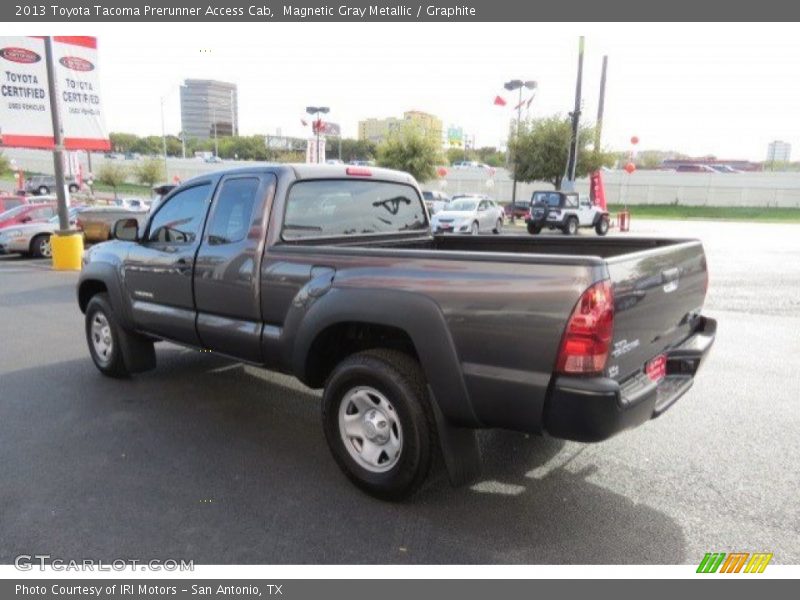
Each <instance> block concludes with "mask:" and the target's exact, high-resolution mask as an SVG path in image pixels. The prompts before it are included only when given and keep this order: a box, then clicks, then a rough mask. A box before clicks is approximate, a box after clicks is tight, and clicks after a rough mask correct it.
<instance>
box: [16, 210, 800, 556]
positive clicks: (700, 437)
mask: <svg viewBox="0 0 800 600" xmlns="http://www.w3.org/2000/svg"><path fill="white" fill-rule="evenodd" d="M637 232H638V233H642V234H645V235H660V234H668V235H675V236H687V237H700V238H701V239H703V241H704V243H705V246H706V251H707V254H708V262H709V269H710V273H711V285H710V289H709V297H708V300H707V304H706V309H707V310H706V312H707V313H708V314H709V315H710V316H713V317H715V318H717V319H718V320H719V333H718V338H717V342H716V345H715V347H714V349H713V351H712V353H711V356H710V357H709V359H708V361H707V363H706V364H705V366H704V368H703V370H702V371H701V373H700V374H699V377H698V378H697V381H696V383H695V386H694V388H693V389H692V391H690V393H689V394H688V395H687V396H685V397H684V398H683V399H682V400H681V401H680V402H678V403H677V404H676V405H675V407H674V408H672V409H671V410H669V411H668V412H667V413H666V414H664V415H663V416H662V417H660V418H659V419H657V420H655V421H652V422H650V423H647V424H645V425H644V426H642V427H640V428H638V429H636V430H633V431H629V432H626V433H623V434H621V435H619V436H617V437H615V438H613V439H611V440H608V441H606V442H603V443H600V444H594V445H583V444H578V443H571V442H566V443H565V442H561V441H558V440H553V439H545V438H537V437H529V436H525V435H521V434H514V433H507V432H485V433H482V434H481V435H480V438H481V445H482V451H483V455H484V470H483V476H482V478H481V480H480V481H479V482H478V483H477V484H475V485H473V486H471V487H466V488H460V489H453V488H451V487H450V486H449V484H448V483H447V482H446V478H445V477H444V475H443V474H441V473H439V474H438V475H437V476H436V477H435V478H434V479H433V481H432V482H431V483H430V484H429V485H427V486H426V487H425V488H424V489H423V490H422V491H421V492H420V493H419V494H418V495H416V496H415V497H413V498H412V499H411V500H409V501H407V502H404V503H400V504H389V503H384V502H380V501H377V500H374V499H372V498H370V497H368V496H366V495H364V494H363V493H361V492H359V491H358V490H357V489H356V488H354V487H353V486H352V485H350V484H349V483H348V481H347V480H346V479H345V478H344V476H342V475H341V473H340V472H339V470H338V469H337V467H336V465H335V463H334V461H333V459H332V458H331V457H330V455H329V453H328V450H327V447H326V445H325V441H324V437H323V434H322V430H321V427H320V415H319V394H318V393H317V392H314V391H311V390H308V389H306V388H305V387H303V386H302V385H300V384H299V383H297V382H296V381H295V380H293V379H292V378H289V377H285V376H281V375H275V374H270V373H267V372H264V371H260V370H258V369H254V368H251V367H243V366H240V365H237V364H236V363H233V362H231V361H229V360H227V359H225V358H221V357H217V356H214V355H209V354H204V353H200V352H195V351H190V350H186V349H182V348H179V347H176V346H172V345H169V344H159V345H158V346H157V348H158V362H159V366H158V369H157V370H155V371H153V372H150V373H146V374H143V375H140V376H137V377H135V378H133V379H130V380H124V381H115V380H110V379H106V378H104V377H102V376H101V375H100V374H99V373H98V372H97V370H96V369H95V368H94V366H93V365H92V363H91V361H90V359H89V355H88V352H87V350H86V344H85V339H84V334H83V320H82V315H81V314H80V312H79V310H78V308H77V305H76V301H75V292H74V284H75V281H76V278H77V274H75V273H69V272H55V271H51V270H50V269H49V265H48V263H47V262H46V261H35V260H30V259H22V258H19V257H14V256H10V257H2V258H0V457H2V461H1V462H0V563H3V564H7V563H11V562H13V559H14V557H15V556H17V555H18V554H50V555H51V556H53V557H57V558H63V559H81V558H95V559H106V560H111V559H115V558H138V559H143V560H146V559H159V558H160V559H166V558H175V559H180V558H183V559H186V560H188V559H193V560H195V561H196V562H197V563H198V564H238V563H242V564H264V563H267V564H269V563H381V564H384V563H578V564H588V563H602V564H605V563H626V564H642V563H666V564H691V563H694V564H697V563H698V562H699V561H700V559H701V558H702V556H703V554H704V553H705V552H708V551H722V552H732V551H744V552H747V551H750V552H753V551H763V552H773V553H774V555H775V557H774V559H773V561H774V562H775V563H783V564H787V563H794V564H797V563H798V562H800V502H798V496H797V494H798V490H799V489H800V468H799V467H800V460H799V459H800V435H798V431H800V410H799V404H798V403H799V402H800V399H798V392H800V385H798V376H797V373H798V370H799V369H798V367H800V336H798V333H797V332H798V331H800V226H798V225H782V224H749V223H726V222H700V221H691V222H669V221H660V222H657V221H649V222H645V221H640V222H634V233H637ZM583 235H590V233H583Z"/></svg>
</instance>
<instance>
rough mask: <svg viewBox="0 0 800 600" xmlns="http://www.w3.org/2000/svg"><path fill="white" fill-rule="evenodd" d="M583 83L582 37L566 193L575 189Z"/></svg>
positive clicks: (579, 48)
mask: <svg viewBox="0 0 800 600" xmlns="http://www.w3.org/2000/svg"><path fill="white" fill-rule="evenodd" d="M582 81H583V36H581V37H580V42H579V43H578V78H577V81H576V82H575V108H574V109H573V110H572V112H571V113H570V116H571V117H572V138H571V140H570V145H569V156H568V158H567V173H566V175H567V187H566V189H567V190H568V191H572V190H573V189H574V188H575V170H576V169H577V166H578V132H579V128H580V121H581V83H582Z"/></svg>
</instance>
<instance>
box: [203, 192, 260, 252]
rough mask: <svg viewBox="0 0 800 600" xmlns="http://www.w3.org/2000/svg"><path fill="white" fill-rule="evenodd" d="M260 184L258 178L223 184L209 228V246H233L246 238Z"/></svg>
mask: <svg viewBox="0 0 800 600" xmlns="http://www.w3.org/2000/svg"><path fill="white" fill-rule="evenodd" d="M258 184H259V180H258V178H257V177H243V178H239V179H228V180H226V181H225V182H224V183H223V184H222V189H221V190H220V192H219V196H218V197H217V201H216V202H217V205H216V207H215V208H214V214H213V216H212V217H211V223H210V225H209V226H208V243H209V244H211V245H212V246H215V245H221V244H231V243H233V242H240V241H242V240H243V239H244V238H245V236H246V235H247V232H248V230H249V229H250V221H251V219H252V218H253V206H254V205H255V202H256V192H257V191H258Z"/></svg>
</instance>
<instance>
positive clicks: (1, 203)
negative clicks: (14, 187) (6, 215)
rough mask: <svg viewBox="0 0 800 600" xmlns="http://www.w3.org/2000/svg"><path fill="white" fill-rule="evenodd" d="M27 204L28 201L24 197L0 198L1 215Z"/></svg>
mask: <svg viewBox="0 0 800 600" xmlns="http://www.w3.org/2000/svg"><path fill="white" fill-rule="evenodd" d="M27 203H28V199H27V198H25V197H24V196H0V213H3V212H6V211H7V210H11V209H12V208H17V207H18V206H22V205H23V204H27Z"/></svg>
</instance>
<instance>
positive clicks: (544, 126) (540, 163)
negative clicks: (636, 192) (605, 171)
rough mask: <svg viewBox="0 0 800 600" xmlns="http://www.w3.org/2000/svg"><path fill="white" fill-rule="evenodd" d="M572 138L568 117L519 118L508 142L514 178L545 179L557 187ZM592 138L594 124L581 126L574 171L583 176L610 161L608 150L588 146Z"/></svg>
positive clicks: (607, 164)
mask: <svg viewBox="0 0 800 600" xmlns="http://www.w3.org/2000/svg"><path fill="white" fill-rule="evenodd" d="M571 139H572V125H571V123H570V120H569V119H568V118H566V117H562V116H560V115H555V116H552V117H547V118H544V119H535V120H532V121H523V122H522V123H521V125H520V131H519V134H518V135H517V136H515V137H514V138H513V139H512V141H511V143H510V144H509V150H510V152H511V162H512V168H513V169H514V172H515V173H516V176H517V180H518V181H524V182H531V181H547V182H549V183H552V184H553V186H555V188H556V189H561V180H562V179H563V178H564V172H565V170H566V165H567V157H568V155H569V143H570V140H571ZM593 139H594V128H592V127H586V126H584V127H581V128H580V130H579V132H578V164H577V166H576V170H575V174H576V176H577V177H584V176H586V175H588V174H589V173H591V172H592V171H596V170H598V169H599V168H600V167H603V166H610V165H612V164H613V163H614V157H613V155H612V154H611V153H609V152H605V151H603V150H601V149H597V148H592V149H591V150H590V149H589V144H590V143H591V142H592V140H593Z"/></svg>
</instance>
